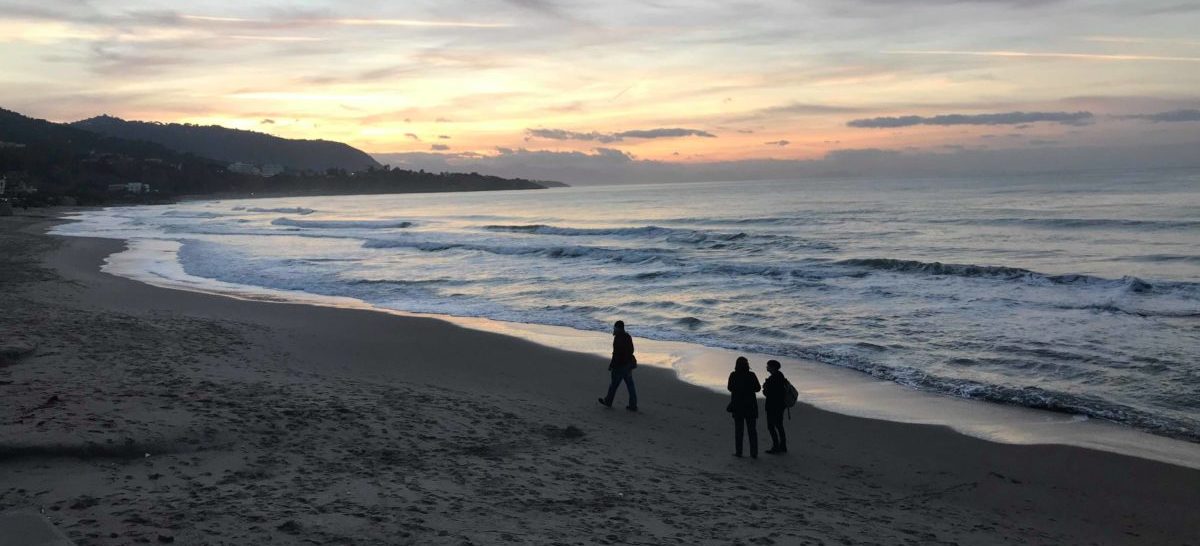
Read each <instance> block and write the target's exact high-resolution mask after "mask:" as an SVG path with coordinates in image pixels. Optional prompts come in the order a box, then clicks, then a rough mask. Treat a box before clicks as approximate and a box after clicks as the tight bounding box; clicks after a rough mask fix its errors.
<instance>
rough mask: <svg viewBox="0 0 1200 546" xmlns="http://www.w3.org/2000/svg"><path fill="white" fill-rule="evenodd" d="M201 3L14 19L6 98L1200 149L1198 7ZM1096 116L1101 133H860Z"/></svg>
mask: <svg viewBox="0 0 1200 546" xmlns="http://www.w3.org/2000/svg"><path fill="white" fill-rule="evenodd" d="M1158 4H1163V5H1158ZM183 9H184V8H181V6H180V5H178V4H174V3H164V2H153V1H134V0H131V1H122V2H95V3H77V2H67V1H58V0H56V1H50V2H45V3H42V4H40V5H38V6H36V7H34V6H26V5H0V50H2V51H3V56H2V60H0V65H2V66H3V76H0V78H2V80H0V82H2V83H0V103H3V104H4V105H5V106H6V107H9V108H13V109H16V110H18V111H23V112H27V113H29V114H31V115H35V116H40V117H44V118H47V119H50V120H54V121H74V120H77V119H82V118H86V117H91V116H93V115H98V114H102V113H106V114H111V115H115V116H119V117H122V118H127V119H139V120H149V121H163V122H185V123H199V124H221V125H225V126H229V127H236V128H241V129H252V130H256V131H263V132H267V133H271V134H275V135H279V136H284V137H289V138H323V139H330V140H340V141H344V142H347V143H349V144H351V145H353V146H356V147H359V148H361V149H364V150H366V151H368V152H371V153H375V154H380V153H405V152H430V151H437V152H439V153H443V154H450V155H455V154H464V153H466V154H481V155H485V156H486V155H490V154H496V153H498V152H497V150H499V149H526V150H545V151H551V152H583V153H589V154H590V153H596V150H598V149H609V150H620V151H622V152H624V153H626V154H629V155H630V156H631V157H636V158H639V159H655V160H663V161H670V162H697V161H701V162H705V161H734V160H745V159H762V158H777V159H812V158H821V157H824V156H825V155H826V154H827V153H829V152H831V151H836V150H844V149H864V148H871V149H875V148H877V149H884V150H925V151H937V150H944V149H948V148H949V147H954V148H955V149H1005V148H1022V147H1036V146H1039V145H1042V146H1044V145H1046V143H1053V144H1054V145H1058V146H1065V145H1069V146H1093V145H1102V146H1120V145H1129V144H1135V143H1136V144H1153V143H1162V144H1171V143H1181V142H1190V141H1195V140H1198V139H1200V136H1198V135H1200V123H1194V122H1186V123H1158V122H1155V121H1153V120H1152V119H1153V118H1150V117H1149V116H1154V115H1157V114H1161V113H1163V112H1170V111H1175V110H1187V109H1195V108H1197V107H1200V94H1198V93H1197V91H1196V90H1197V89H1200V70H1194V69H1193V68H1192V67H1194V66H1195V64H1196V63H1200V42H1197V41H1196V40H1195V39H1194V38H1193V36H1194V29H1195V28H1196V27H1197V25H1198V24H1200V10H1197V9H1193V8H1188V7H1186V6H1182V7H1180V6H1178V5H1176V4H1173V3H1170V2H1165V3H1164V2H1142V3H1124V2H1107V1H1084V0H1061V1H1035V2H1029V1H1016V0H1013V1H996V2H925V3H922V2H915V1H914V2H909V1H900V2H875V1H870V0H854V1H851V2H834V1H832V0H830V1H827V2H824V1H823V2H807V3H791V2H778V3H764V4H759V5H754V6H750V7H747V6H732V5H730V6H727V5H724V4H723V3H704V4H694V3H665V4H656V5H644V4H640V3H632V2H630V3H624V2H618V3H615V4H608V3H606V4H604V5H593V4H590V3H575V2H551V1H541V0H539V1H510V2H497V3H488V4H486V5H480V4H477V3H455V2H428V3H425V2H405V3H403V4H392V5H384V4H369V5H368V4H365V3H364V4H355V3H344V2H339V3H333V2H306V3H299V4H296V5H295V6H292V7H288V8H280V7H266V6H263V7H256V6H253V5H250V4H247V3H243V4H238V5H230V4H227V3H217V2H200V3H191V4H189V5H188V6H187V8H186V11H181V10H183ZM966 23H970V32H967V31H965V30H963V29H964V28H966ZM218 67H219V69H218ZM1079 111H1086V112H1088V113H1090V114H1091V116H1090V117H1089V118H1088V120H1087V121H1086V122H1082V123H1063V122H1055V121H1024V122H1013V123H1009V122H1006V121H1005V118H1004V117H1003V116H1001V117H993V118H981V119H988V120H989V121H987V122H986V123H959V124H955V125H940V124H936V123H933V124H919V125H912V126H905V127H864V126H862V124H857V125H858V126H855V124H851V122H853V121H855V120H870V119H872V118H881V117H904V116H918V117H937V116H954V115H959V116H967V119H973V118H971V116H977V115H986V114H1007V113H1017V112H1035V113H1038V112H1041V113H1055V112H1079ZM664 129H685V130H686V131H682V132H679V131H676V132H671V131H663V130H664ZM621 134H625V135H627V136H611V135H621ZM699 135H707V136H699ZM1039 143H1040V144H1039Z"/></svg>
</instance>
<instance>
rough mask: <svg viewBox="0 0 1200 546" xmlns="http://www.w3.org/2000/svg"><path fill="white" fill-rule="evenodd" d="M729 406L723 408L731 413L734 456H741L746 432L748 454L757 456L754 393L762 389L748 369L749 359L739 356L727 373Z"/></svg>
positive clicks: (756, 400)
mask: <svg viewBox="0 0 1200 546" xmlns="http://www.w3.org/2000/svg"><path fill="white" fill-rule="evenodd" d="M728 387H729V393H730V400H729V406H727V407H726V408H725V409H727V410H728V411H729V413H732V414H733V437H734V444H733V445H734V447H735V448H736V449H735V451H734V452H733V455H734V456H735V457H741V456H742V435H743V434H744V433H748V435H749V444H750V456H751V457H753V458H755V459H757V458H758V397H757V396H755V393H757V392H758V391H760V390H762V385H759V383H758V376H757V375H754V372H752V371H750V361H749V360H746V357H744V356H739V357H738V358H737V362H736V363H735V364H734V365H733V373H731V374H729V385H728Z"/></svg>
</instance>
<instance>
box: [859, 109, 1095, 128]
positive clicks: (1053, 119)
mask: <svg viewBox="0 0 1200 546" xmlns="http://www.w3.org/2000/svg"><path fill="white" fill-rule="evenodd" d="M1093 117H1094V116H1093V115H1092V113H1091V112H1082V111H1081V112H1004V113H999V114H941V115H937V116H930V117H925V116H899V117H878V118H866V119H855V120H851V121H850V122H848V123H846V125H847V126H849V127H860V128H869V129H892V128H897V127H912V126H915V125H1023V124H1028V123H1037V122H1049V123H1059V124H1062V125H1086V124H1088V123H1091V121H1092V118H1093Z"/></svg>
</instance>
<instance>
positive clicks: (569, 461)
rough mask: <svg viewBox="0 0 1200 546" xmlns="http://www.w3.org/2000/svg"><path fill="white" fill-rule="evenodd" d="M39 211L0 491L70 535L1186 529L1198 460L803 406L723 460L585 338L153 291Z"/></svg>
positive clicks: (17, 273) (0, 502) (720, 428)
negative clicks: (779, 446)
mask: <svg viewBox="0 0 1200 546" xmlns="http://www.w3.org/2000/svg"><path fill="white" fill-rule="evenodd" d="M52 220H53V219H51V218H31V217H11V218H0V273H2V274H0V308H2V309H4V310H5V312H4V313H3V314H2V316H0V354H2V355H3V357H2V358H3V363H2V364H0V400H3V402H0V511H8V510H12V509H26V510H28V509H32V510H35V511H37V510H44V511H45V514H46V516H47V517H48V518H49V519H50V520H51V521H53V522H54V523H55V524H56V525H58V526H59V527H60V528H61V529H62V530H63V531H64V532H65V533H66V534H67V535H68V536H69V537H71V538H72V539H73V540H75V541H76V543H78V544H126V543H137V542H151V543H163V542H171V541H173V542H175V543H182V544H208V543H214V544H216V543H228V544H246V543H250V542H259V543H280V544H296V543H316V544H327V543H339V544H406V543H411V544H495V543H505V542H511V543H519V544H526V543H532V544H593V543H599V544H730V543H745V544H857V543H878V544H1003V543H1012V544H1092V543H1095V544H1189V543H1191V544H1195V543H1200V539H1198V538H1197V537H1200V518H1197V517H1195V514H1196V512H1197V509H1198V508H1200V471H1197V470H1192V469H1187V468H1182V467H1177V466H1172V465H1169V464H1165V463H1159V462H1153V461H1148V460H1143V459H1137V458H1132V457H1128V456H1122V455H1115V454H1110V453H1104V452H1098V451H1091V450H1087V449H1082V448H1076V447H1064V446H1049V445H1037V446H1019V445H1007V444H998V443H992V442H988V441H984V440H980V439H976V438H971V437H967V436H964V435H962V434H959V433H956V432H954V431H952V430H950V429H947V428H944V427H937V426H928V425H911V424H901V423H893V422H887V421H879V420H873V419H864V418H857V417H849V416H845V415H840V414H837V413H832V412H827V411H823V410H819V409H816V408H812V407H807V406H805V407H798V408H795V409H794V410H793V411H792V416H793V419H792V420H791V421H787V422H786V426H787V427H788V431H789V433H790V435H791V436H790V438H789V444H790V445H789V447H790V449H791V453H789V454H788V455H786V456H783V457H773V456H769V455H761V456H760V459H758V460H751V459H749V458H746V459H736V458H734V457H732V456H731V453H732V451H733V446H732V438H731V435H732V432H731V429H732V426H731V423H730V419H729V417H728V415H727V414H726V413H725V412H724V406H725V398H724V397H722V396H720V395H718V394H714V393H712V392H711V391H708V390H706V389H703V388H700V387H695V386H691V385H688V384H686V383H684V382H682V381H679V380H678V379H676V378H675V377H674V375H673V373H672V372H671V371H669V370H664V369H655V368H650V367H641V368H639V369H638V371H637V372H636V373H637V381H638V387H639V397H640V399H641V400H640V405H641V406H642V410H643V411H642V412H640V413H636V414H634V413H629V412H626V411H623V410H619V409H618V410H608V409H605V408H603V407H600V406H598V405H597V404H596V402H595V398H596V396H597V395H599V394H602V391H603V388H604V387H605V386H606V383H607V372H606V371H605V364H606V363H605V362H604V361H603V360H602V359H600V358H597V357H595V356H590V355H584V354H579V353H570V352H566V351H560V350H556V349H553V348H548V347H544V346H540V345H536V344H533V343H531V342H528V341H523V340H520V339H517V338H512V337H507V336H502V335H498V334H493V333H488V332H481V331H477V330H469V329H465V328H461V327H458V326H455V325H452V324H449V323H447V322H442V321H438V320H434V319H428V318H415V317H403V316H394V315H389V314H385V313H377V312H372V311H366V310H353V309H337V308H328V307H317V306H308V305H300V304H291V303H269V302H255V301H243V300H237V299H232V298H225V297H220V296H213V295H206V294H199V293H194V292H186V291H178V290H168V289H164V288H157V287H153V286H149V285H146V284H142V283H138V282H134V281H131V280H127V279H123V278H119V277H115V276H112V275H108V274H104V273H100V272H99V266H100V263H101V262H102V260H103V259H104V258H105V257H106V256H107V255H109V254H111V253H113V252H116V251H119V250H120V249H121V248H122V244H121V243H120V242H117V241H111V240H100V239H81V238H59V237H51V236H47V235H45V234H44V231H45V229H46V227H47V226H48V225H49V222H51V221H52ZM617 401H618V405H622V404H623V402H624V394H623V393H620V394H619V395H618V399H617ZM759 427H760V435H761V436H762V438H761V439H760V440H761V441H763V443H764V444H765V443H766V436H767V435H766V431H765V429H764V427H763V426H762V424H761V423H760V425H759ZM763 447H766V446H765V445H764V446H763Z"/></svg>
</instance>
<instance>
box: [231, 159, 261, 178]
mask: <svg viewBox="0 0 1200 546" xmlns="http://www.w3.org/2000/svg"><path fill="white" fill-rule="evenodd" d="M227 168H228V169H229V172H231V173H238V174H253V175H256V176H261V173H262V171H260V170H258V166H257V165H252V164H250V163H242V162H241V161H238V162H237V163H230V164H229V167H227Z"/></svg>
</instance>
